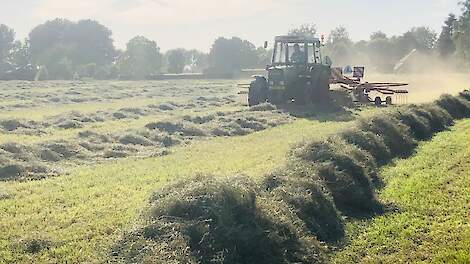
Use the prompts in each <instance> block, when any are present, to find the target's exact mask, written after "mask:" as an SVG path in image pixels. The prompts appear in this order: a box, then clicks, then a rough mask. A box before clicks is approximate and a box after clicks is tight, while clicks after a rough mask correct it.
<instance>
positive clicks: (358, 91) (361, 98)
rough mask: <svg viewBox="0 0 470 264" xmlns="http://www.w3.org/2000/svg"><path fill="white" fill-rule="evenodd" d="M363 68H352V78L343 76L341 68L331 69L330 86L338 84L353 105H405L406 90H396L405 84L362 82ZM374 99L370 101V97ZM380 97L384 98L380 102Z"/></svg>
mask: <svg viewBox="0 0 470 264" xmlns="http://www.w3.org/2000/svg"><path fill="white" fill-rule="evenodd" d="M363 77H364V67H354V70H353V76H352V77H348V76H345V75H344V74H343V71H342V68H332V69H331V80H330V84H338V85H339V86H340V87H341V88H342V89H344V90H346V91H348V92H349V93H350V95H351V98H352V100H353V101H354V102H355V103H374V104H375V105H377V106H380V105H382V104H383V103H385V104H386V105H391V104H392V103H394V102H395V103H400V104H404V103H407V94H408V90H403V89H396V88H397V87H403V86H407V85H408V84H407V83H391V82H375V83H370V82H363V81H362V78H363ZM373 94H375V95H376V96H375V98H374V99H372V98H373V97H372V95H373ZM380 95H384V96H386V98H385V100H382V97H381V96H380Z"/></svg>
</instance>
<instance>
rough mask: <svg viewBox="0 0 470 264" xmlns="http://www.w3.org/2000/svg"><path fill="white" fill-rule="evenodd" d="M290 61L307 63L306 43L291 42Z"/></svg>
mask: <svg viewBox="0 0 470 264" xmlns="http://www.w3.org/2000/svg"><path fill="white" fill-rule="evenodd" d="M288 47H289V62H290V63H295V64H305V63H306V62H307V50H306V49H305V43H289V44H288Z"/></svg>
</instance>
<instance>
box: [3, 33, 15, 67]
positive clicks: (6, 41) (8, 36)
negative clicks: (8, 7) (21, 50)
mask: <svg viewBox="0 0 470 264" xmlns="http://www.w3.org/2000/svg"><path fill="white" fill-rule="evenodd" d="M14 41H15V31H14V30H13V29H11V28H9V27H8V26H7V25H4V24H0V66H1V64H2V63H4V62H5V59H6V58H7V57H9V56H10V51H11V49H12V48H13V46H14Z"/></svg>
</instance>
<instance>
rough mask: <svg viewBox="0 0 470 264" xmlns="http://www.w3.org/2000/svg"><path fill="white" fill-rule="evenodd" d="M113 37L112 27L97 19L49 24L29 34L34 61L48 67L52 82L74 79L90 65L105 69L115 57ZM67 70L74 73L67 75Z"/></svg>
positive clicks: (42, 25) (54, 21)
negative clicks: (74, 74) (54, 80)
mask: <svg viewBox="0 0 470 264" xmlns="http://www.w3.org/2000/svg"><path fill="white" fill-rule="evenodd" d="M111 35H112V32H111V31H110V30H109V29H108V28H106V27H105V26H103V25H101V24H99V23H98V22H96V21H93V20H80V21H78V22H77V23H74V22H72V21H69V20H66V19H55V20H51V21H47V22H45V23H44V24H41V25H39V26H37V27H35V28H34V29H33V30H32V31H31V33H30V34H29V39H30V49H31V57H32V61H33V63H34V64H36V65H45V67H46V68H47V70H48V73H49V76H50V77H51V78H52V79H59V78H65V77H64V76H72V75H73V72H77V71H80V69H81V68H83V67H85V66H87V65H89V64H93V65H96V66H100V67H103V66H105V65H109V64H111V63H112V62H113V60H114V57H115V48H114V45H113V40H112V38H111ZM64 64H66V65H64ZM54 69H55V70H54ZM56 70H57V72H56ZM64 70H66V71H70V72H69V73H67V74H65V72H64Z"/></svg>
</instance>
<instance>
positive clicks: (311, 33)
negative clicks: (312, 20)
mask: <svg viewBox="0 0 470 264" xmlns="http://www.w3.org/2000/svg"><path fill="white" fill-rule="evenodd" d="M288 35H290V36H301V37H315V36H316V35H317V26H316V25H315V24H302V25H300V26H299V27H297V28H293V29H291V30H289V33H288Z"/></svg>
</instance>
